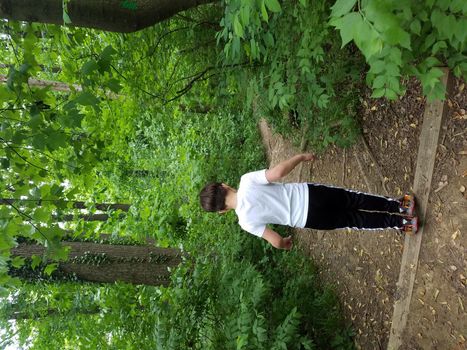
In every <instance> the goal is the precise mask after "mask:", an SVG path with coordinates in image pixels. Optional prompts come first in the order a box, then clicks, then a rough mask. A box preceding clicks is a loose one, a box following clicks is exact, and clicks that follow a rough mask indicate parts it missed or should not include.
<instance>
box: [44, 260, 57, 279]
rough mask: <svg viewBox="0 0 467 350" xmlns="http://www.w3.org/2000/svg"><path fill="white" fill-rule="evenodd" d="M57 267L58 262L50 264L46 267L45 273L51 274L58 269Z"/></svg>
mask: <svg viewBox="0 0 467 350" xmlns="http://www.w3.org/2000/svg"><path fill="white" fill-rule="evenodd" d="M57 267H58V264H56V263H53V264H48V265H47V266H46V267H45V269H44V273H45V274H46V275H48V276H50V275H51V274H52V273H53V272H54V271H55V270H56V269H57Z"/></svg>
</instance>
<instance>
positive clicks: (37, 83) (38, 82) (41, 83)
mask: <svg viewBox="0 0 467 350" xmlns="http://www.w3.org/2000/svg"><path fill="white" fill-rule="evenodd" d="M0 1H1V0H0ZM7 80H8V76H6V75H3V74H0V82H2V83H5V82H6V81H7ZM28 85H29V86H32V87H38V88H45V87H48V86H50V87H51V88H52V90H55V91H61V92H71V87H70V84H67V83H62V82H60V81H52V80H44V79H34V78H29V79H28ZM71 85H72V86H73V89H74V90H76V91H83V88H82V87H81V85H78V84H71Z"/></svg>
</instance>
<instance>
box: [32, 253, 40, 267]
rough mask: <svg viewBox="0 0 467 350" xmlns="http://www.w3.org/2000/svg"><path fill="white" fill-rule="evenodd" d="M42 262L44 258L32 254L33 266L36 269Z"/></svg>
mask: <svg viewBox="0 0 467 350" xmlns="http://www.w3.org/2000/svg"><path fill="white" fill-rule="evenodd" d="M41 263H42V258H41V257H40V256H37V255H32V256H31V268H32V269H33V270H34V269H35V268H36V267H38V266H39V265H40V264H41Z"/></svg>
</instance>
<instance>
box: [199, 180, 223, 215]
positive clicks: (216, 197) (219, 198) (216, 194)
mask: <svg viewBox="0 0 467 350" xmlns="http://www.w3.org/2000/svg"><path fill="white" fill-rule="evenodd" d="M227 188H228V187H227V186H226V185H224V184H222V183H221V182H213V183H209V184H207V185H206V186H204V188H203V189H202V190H201V192H200V193H199V199H200V202H201V206H202V207H203V209H204V210H206V211H213V212H219V211H222V210H225V209H226V205H225V197H226V195H227Z"/></svg>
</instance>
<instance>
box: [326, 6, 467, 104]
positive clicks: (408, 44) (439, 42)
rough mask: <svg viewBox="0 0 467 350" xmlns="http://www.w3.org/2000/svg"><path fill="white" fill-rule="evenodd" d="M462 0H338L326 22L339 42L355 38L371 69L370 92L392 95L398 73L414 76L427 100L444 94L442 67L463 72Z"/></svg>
mask: <svg viewBox="0 0 467 350" xmlns="http://www.w3.org/2000/svg"><path fill="white" fill-rule="evenodd" d="M466 14H467V6H466V4H465V1H459V0H452V1H447V0H440V1H431V0H430V1H391V0H378V1H364V0H363V1H357V0H338V1H336V3H335V4H334V6H333V7H332V12H331V21H330V23H331V24H332V25H333V26H334V27H336V28H337V29H338V30H339V31H340V34H341V38H342V46H345V45H346V44H347V43H349V42H350V41H353V42H355V44H356V45H357V47H358V48H359V49H360V51H361V52H362V53H363V55H364V56H365V59H366V61H367V63H368V64H369V66H370V70H369V71H368V73H367V83H368V84H369V85H371V87H372V88H373V97H381V96H385V97H387V98H389V99H392V100H394V99H396V98H397V96H398V95H403V94H404V93H405V90H404V88H403V86H402V84H401V78H406V77H409V76H415V77H417V78H418V79H419V80H420V81H421V83H422V87H423V92H424V93H425V94H426V95H427V96H428V99H431V100H432V99H442V98H444V94H445V89H444V87H443V85H442V83H441V82H440V77H441V76H442V75H443V72H442V70H441V69H440V67H441V66H445V65H447V66H448V67H449V68H450V69H452V70H453V72H454V74H455V75H456V76H458V77H460V76H463V77H464V78H466V77H467V64H466V59H467V57H466V56H465V50H466V43H467V35H466V31H465V28H466V26H467V18H466Z"/></svg>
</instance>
